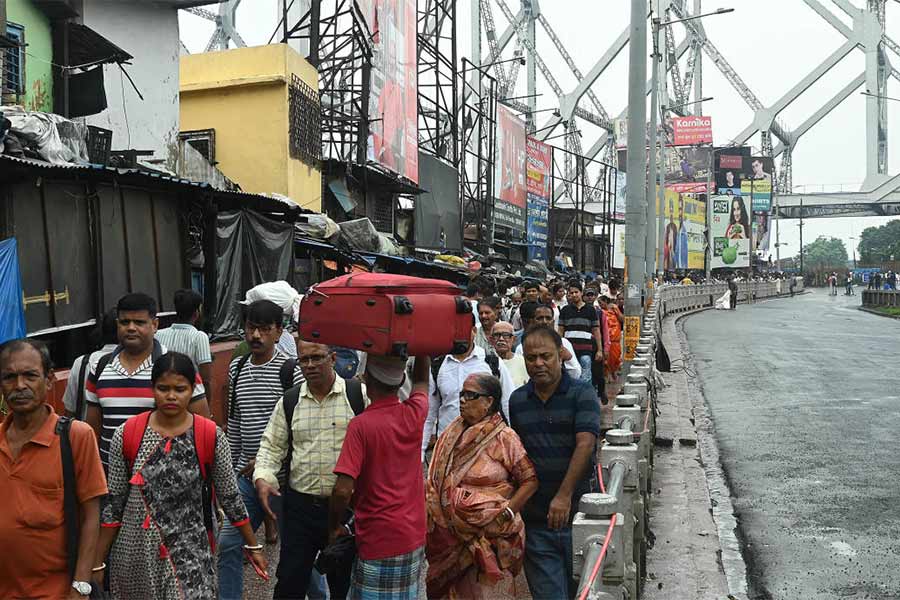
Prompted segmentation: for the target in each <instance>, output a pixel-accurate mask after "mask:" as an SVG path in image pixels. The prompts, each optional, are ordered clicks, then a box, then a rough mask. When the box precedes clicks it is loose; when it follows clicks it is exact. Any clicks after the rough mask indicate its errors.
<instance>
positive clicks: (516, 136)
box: [494, 106, 527, 231]
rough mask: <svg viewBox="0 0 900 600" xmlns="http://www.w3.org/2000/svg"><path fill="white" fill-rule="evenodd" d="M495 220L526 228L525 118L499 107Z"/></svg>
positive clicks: (495, 169)
mask: <svg viewBox="0 0 900 600" xmlns="http://www.w3.org/2000/svg"><path fill="white" fill-rule="evenodd" d="M494 164H495V168H494V186H495V189H496V194H495V195H494V197H495V198H496V202H494V222H495V223H496V224H497V225H505V226H506V227H511V228H512V229H516V230H518V231H525V212H526V211H525V201H526V193H527V188H526V184H525V121H523V120H522V119H520V118H519V117H517V116H516V115H515V113H513V112H512V111H511V110H509V109H508V108H506V107H504V106H498V107H497V153H496V162H495V163H494Z"/></svg>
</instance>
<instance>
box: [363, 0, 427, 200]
mask: <svg viewBox="0 0 900 600" xmlns="http://www.w3.org/2000/svg"><path fill="white" fill-rule="evenodd" d="M364 4H366V3H364ZM371 4H372V5H373V8H371V9H369V8H366V9H364V10H363V13H366V12H367V11H371V17H369V16H368V15H367V17H366V18H367V19H368V18H371V19H372V20H371V22H370V25H371V26H372V39H373V41H374V50H373V55H372V75H371V91H370V95H369V118H370V125H369V144H368V146H369V147H368V158H369V159H370V160H374V161H377V162H378V163H380V164H381V165H383V166H384V167H386V168H387V169H389V170H391V171H393V172H394V173H397V174H398V175H400V176H402V177H405V178H407V179H409V180H411V181H413V182H416V183H418V181H419V142H418V135H419V133H418V112H417V111H418V68H417V62H416V61H417V57H416V26H417V24H416V0H371Z"/></svg>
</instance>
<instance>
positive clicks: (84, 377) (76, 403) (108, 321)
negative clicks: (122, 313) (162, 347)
mask: <svg viewBox="0 0 900 600" xmlns="http://www.w3.org/2000/svg"><path fill="white" fill-rule="evenodd" d="M92 337H94V338H95V339H94V340H93V341H94V347H96V346H97V345H101V347H100V349H99V350H94V351H93V352H90V353H88V354H84V355H82V356H79V357H78V358H76V359H75V360H74V361H73V362H72V368H71V369H69V379H68V381H66V392H65V394H63V405H64V406H65V407H66V415H68V416H70V417H72V418H75V419H78V420H79V421H84V417H85V415H86V414H87V396H86V392H87V384H88V376H89V375H90V374H91V372H92V371H93V370H94V369H96V368H97V362H98V361H99V360H100V357H101V356H104V355H106V354H109V353H111V352H113V351H115V349H116V347H117V346H118V345H119V342H118V332H117V328H116V311H115V309H111V310H109V311H107V312H106V313H105V314H104V315H103V318H102V319H101V321H100V323H99V324H98V325H97V327H96V329H95V330H94V331H93V333H92Z"/></svg>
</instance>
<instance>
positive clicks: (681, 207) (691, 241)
mask: <svg viewBox="0 0 900 600" xmlns="http://www.w3.org/2000/svg"><path fill="white" fill-rule="evenodd" d="M664 202H665V206H664V207H663V210H662V211H660V210H659V206H658V200H657V214H662V215H663V218H664V219H665V223H666V224H665V226H664V227H663V240H662V244H660V246H659V247H660V249H661V252H662V259H663V268H664V270H666V271H670V272H671V271H676V270H679V271H684V270H687V269H703V268H704V266H705V257H706V194H691V193H684V192H677V191H675V190H673V189H666V193H665V200H664Z"/></svg>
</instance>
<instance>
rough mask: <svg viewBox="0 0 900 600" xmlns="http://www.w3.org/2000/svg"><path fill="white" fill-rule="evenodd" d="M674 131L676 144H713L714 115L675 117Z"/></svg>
mask: <svg viewBox="0 0 900 600" xmlns="http://www.w3.org/2000/svg"><path fill="white" fill-rule="evenodd" d="M672 132H673V137H674V140H673V141H674V144H675V145H676V146H696V145H697V144H712V141H713V137H712V117H703V116H696V117H674V118H673V119H672Z"/></svg>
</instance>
